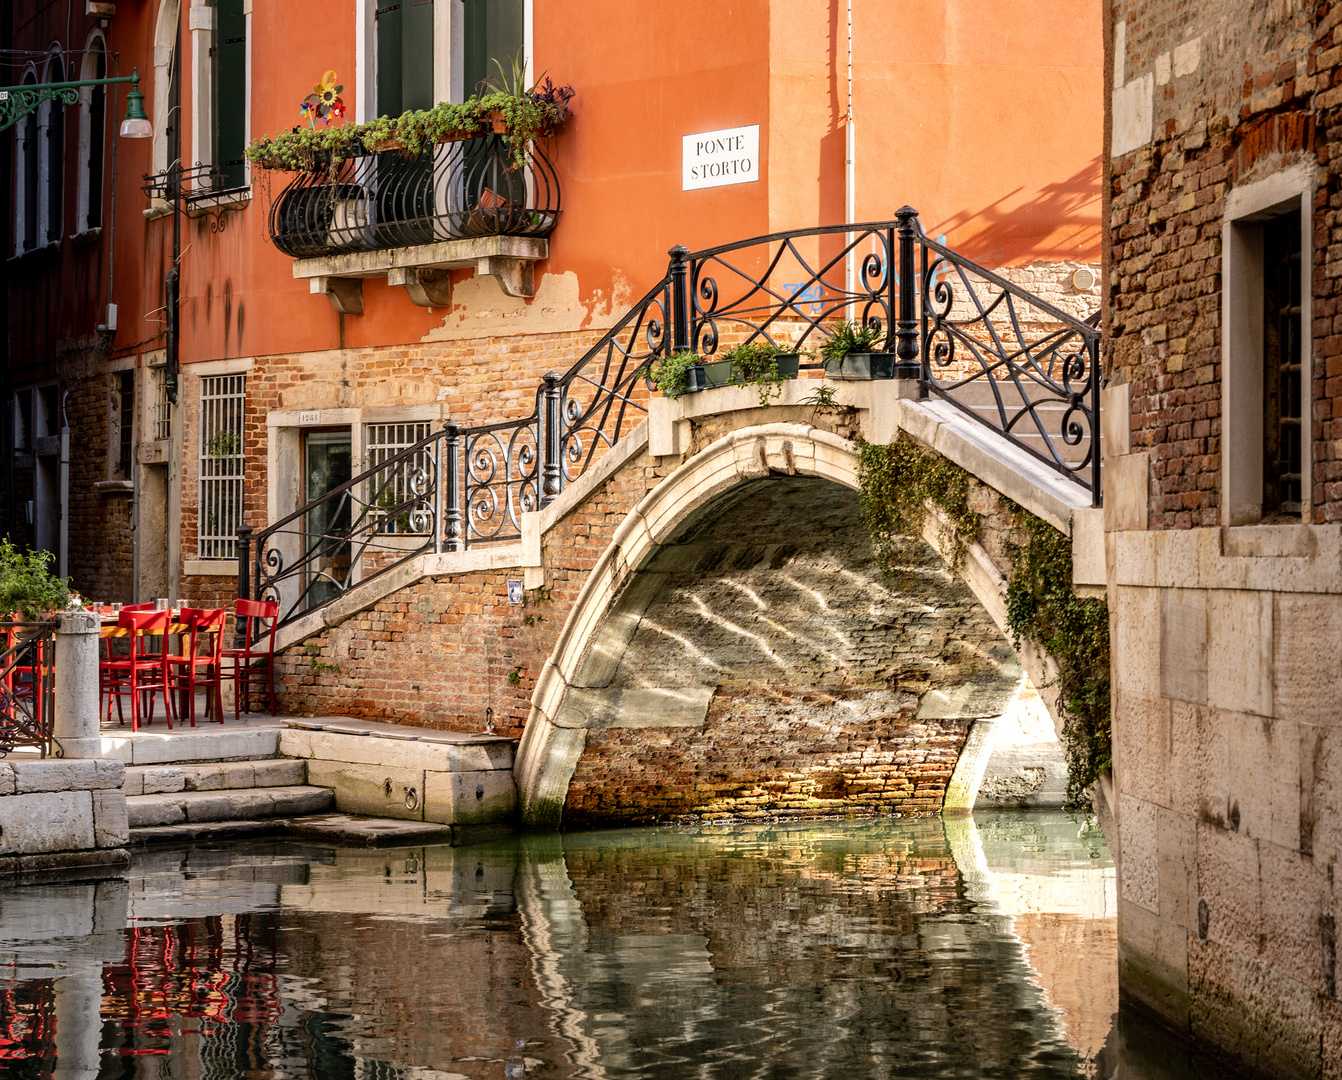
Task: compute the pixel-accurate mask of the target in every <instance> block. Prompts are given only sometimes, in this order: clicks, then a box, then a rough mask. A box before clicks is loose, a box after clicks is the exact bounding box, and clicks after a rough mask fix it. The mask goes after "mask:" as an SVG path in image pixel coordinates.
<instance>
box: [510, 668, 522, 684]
mask: <svg viewBox="0 0 1342 1080" xmlns="http://www.w3.org/2000/svg"><path fill="white" fill-rule="evenodd" d="M508 681H509V682H510V683H512V684H513V685H514V686H516V685H517V684H518V683H520V682H521V681H522V669H521V668H513V670H512V671H510V672H508Z"/></svg>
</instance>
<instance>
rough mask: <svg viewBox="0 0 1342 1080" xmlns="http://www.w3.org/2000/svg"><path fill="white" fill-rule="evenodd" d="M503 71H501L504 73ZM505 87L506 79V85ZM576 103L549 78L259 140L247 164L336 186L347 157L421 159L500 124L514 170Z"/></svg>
mask: <svg viewBox="0 0 1342 1080" xmlns="http://www.w3.org/2000/svg"><path fill="white" fill-rule="evenodd" d="M500 70H502V69H500ZM504 81H505V83H506V79H505V80H504ZM572 98H573V88H572V87H570V86H555V85H554V84H553V83H552V82H551V81H550V80H549V79H548V78H546V79H544V80H543V81H542V82H539V83H537V84H536V85H535V86H533V87H532V88H531V89H530V90H523V91H521V92H515V91H514V89H507V90H501V89H496V88H490V90H489V92H488V93H485V94H476V95H472V96H471V97H470V98H468V99H467V100H466V101H462V102H447V101H445V102H442V103H440V104H438V105H435V106H434V107H433V108H431V109H418V110H414V109H412V110H410V111H409V112H405V113H402V114H401V115H400V116H379V117H378V118H377V119H376V120H370V121H368V122H367V123H365V124H344V125H342V126H339V127H319V128H310V127H294V128H293V129H292V130H290V131H285V132H278V133H276V134H274V135H262V136H259V137H258V138H255V139H253V140H252V141H251V143H250V144H249V145H248V147H247V159H248V160H249V161H250V162H251V163H252V164H253V165H255V166H256V167H257V168H259V169H274V170H278V171H281V172H311V173H315V172H321V171H323V170H326V171H327V172H328V173H329V174H330V176H331V179H332V182H334V181H335V179H336V176H337V173H338V171H339V167H340V163H341V162H342V161H343V160H344V159H345V158H347V157H352V156H355V155H358V154H364V153H372V152H373V151H374V150H377V149H378V148H379V147H383V146H384V144H386V143H395V144H396V146H395V148H396V149H399V150H401V151H402V152H404V153H406V154H408V155H410V156H414V157H417V156H419V155H420V154H422V153H423V152H424V149H425V148H426V147H428V146H432V145H433V144H434V143H438V142H445V141H447V140H449V139H454V138H462V137H466V136H471V135H475V134H478V133H479V132H482V131H490V130H492V129H493V122H494V119H495V117H498V118H500V119H502V121H503V124H504V127H505V128H506V134H505V135H504V139H505V141H506V142H507V144H508V149H509V155H510V162H511V165H512V167H513V168H515V169H520V168H523V167H525V166H526V165H527V164H528V163H529V162H530V160H531V150H530V146H531V144H532V143H533V142H534V141H535V140H537V139H540V138H544V137H545V136H547V135H552V134H554V132H556V131H558V130H559V129H560V128H561V127H563V126H564V123H565V122H566V121H567V120H568V118H569V115H570V111H569V107H568V103H569V101H570V100H572Z"/></svg>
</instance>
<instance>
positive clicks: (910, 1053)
mask: <svg viewBox="0 0 1342 1080" xmlns="http://www.w3.org/2000/svg"><path fill="white" fill-rule="evenodd" d="M1114 910H1115V899H1114V878H1113V869H1112V864H1111V862H1110V860H1109V857H1108V852H1107V851H1106V849H1105V848H1104V843H1103V840H1102V838H1101V837H1100V836H1099V834H1098V831H1097V830H1094V829H1093V828H1087V827H1085V826H1084V825H1083V824H1082V823H1080V822H1078V821H1075V820H1072V819H1069V818H1068V817H1066V816H1065V815H1061V814H1041V813H1035V814H1016V815H1011V814H1001V815H996V816H989V817H985V816H983V815H979V816H978V818H977V819H976V820H971V819H968V818H964V819H959V820H950V821H946V822H942V821H940V820H936V819H920V820H884V821H874V822H863V823H837V822H824V823H813V824H805V823H789V824H787V825H775V826H766V825H752V826H746V827H714V828H702V829H629V830H620V831H617V832H602V833H588V834H579V835H568V836H548V837H538V838H525V839H522V840H518V841H514V842H509V843H506V844H498V845H489V846H481V847H473V848H465V849H452V848H418V849H408V850H396V851H361V850H349V849H345V850H333V849H331V848H325V847H319V846H304V845H299V844H290V843H284V844H274V845H245V846H230V847H220V848H213V849H211V848H203V847H196V848H192V849H189V850H185V851H178V850H171V851H167V850H160V851H153V852H148V853H145V854H143V855H141V856H140V857H139V858H138V859H137V861H136V863H135V865H134V867H133V870H132V873H131V874H130V875H129V876H128V878H127V879H126V880H117V881H105V882H98V883H96V884H78V885H41V886H29V887H26V888H21V889H9V890H3V891H0V1072H3V1073H4V1075H6V1076H15V1077H25V1078H26V1077H47V1076H53V1077H88V1078H90V1080H91V1078H94V1077H108V1078H110V1077H126V1078H131V1077H135V1078H139V1077H155V1078H159V1077H180V1078H183V1080H186V1078H196V1077H201V1078H206V1077H238V1076H248V1077H274V1078H281V1077H313V1078H320V1080H326V1078H332V1077H349V1078H351V1080H353V1078H365V1077H370V1078H371V1077H377V1078H381V1077H404V1078H406V1080H452V1078H460V1077H472V1078H476V1077H479V1078H485V1077H490V1078H493V1077H520V1076H529V1075H530V1076H546V1077H549V1076H555V1077H561V1076H562V1077H570V1076H571V1077H594V1078H595V1077H612V1078H613V1077H657V1078H662V1077H681V1076H686V1077H688V1076H694V1077H787V1076H808V1077H810V1076H817V1077H830V1076H834V1077H838V1076H844V1077H854V1076H858V1077H887V1076H890V1077H893V1076H919V1077H929V1076H1039V1077H1053V1076H1076V1075H1106V1076H1108V1075H1123V1076H1125V1077H1146V1076H1150V1077H1183V1076H1187V1075H1190V1073H1189V1071H1188V1068H1187V1066H1186V1064H1185V1063H1183V1062H1182V1061H1181V1057H1182V1055H1181V1052H1180V1051H1179V1050H1178V1048H1175V1049H1174V1051H1173V1052H1165V1053H1161V1054H1157V1055H1154V1056H1155V1057H1156V1059H1157V1061H1158V1065H1157V1066H1155V1069H1156V1071H1153V1066H1151V1065H1150V1064H1149V1063H1147V1062H1144V1061H1139V1059H1138V1058H1137V1057H1136V1056H1134V1055H1132V1054H1130V1053H1128V1052H1127V1051H1126V1050H1125V1049H1124V1046H1123V1044H1124V1041H1125V1038H1129V1037H1130V1034H1129V1033H1128V1032H1127V1030H1126V1028H1118V1029H1116V1028H1115V1027H1114V1024H1113V1017H1114V1013H1115V1011H1116V1009H1117V983H1116V976H1115V959H1114V918H1113V916H1114ZM1126 1023H1127V1022H1126V1021H1125V1024H1126ZM1138 1038H1139V1039H1140V1040H1141V1041H1142V1042H1143V1045H1147V1044H1148V1042H1149V1038H1150V1036H1149V1033H1146V1032H1141V1033H1139V1035H1138ZM1147 1056H1148V1057H1150V1056H1153V1055H1150V1054H1148V1055H1147Z"/></svg>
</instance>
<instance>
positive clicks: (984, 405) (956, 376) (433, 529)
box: [238, 208, 1100, 624]
mask: <svg viewBox="0 0 1342 1080" xmlns="http://www.w3.org/2000/svg"><path fill="white" fill-rule="evenodd" d="M842 319H847V320H850V321H852V322H855V323H858V324H860V325H863V326H868V327H873V328H876V329H877V331H878V335H877V336H878V341H877V344H876V345H875V346H873V348H874V349H876V350H878V351H884V352H887V353H890V354H892V356H893V358H894V361H895V363H893V364H892V365H891V370H892V371H893V373H894V374H896V375H900V376H902V377H907V378H913V379H917V380H919V381H920V383H921V388H922V394H923V396H935V397H938V398H941V399H944V400H947V401H949V402H951V403H952V404H954V405H955V406H957V407H958V408H961V409H962V410H963V411H964V412H965V413H966V414H967V415H968V416H971V417H973V418H974V419H975V420H976V421H978V422H980V423H982V424H984V425H986V426H988V427H991V428H992V429H994V430H995V431H997V432H998V433H999V434H1001V435H1002V436H1003V437H1004V438H1006V439H1008V440H1010V441H1011V442H1013V443H1015V444H1016V445H1017V446H1019V447H1021V448H1022V449H1024V450H1026V451H1027V452H1028V453H1030V454H1032V455H1034V456H1035V457H1036V458H1038V460H1040V461H1041V462H1042V463H1044V464H1045V465H1047V466H1048V467H1050V468H1052V469H1054V470H1056V471H1057V472H1059V473H1061V474H1062V475H1063V476H1065V477H1067V478H1068V479H1070V480H1073V481H1075V482H1076V483H1077V484H1079V485H1081V486H1082V487H1083V488H1086V489H1087V490H1088V491H1089V492H1090V493H1091V495H1092V500H1093V502H1094V504H1095V505H1098V503H1099V491H1100V484H1099V480H1100V477H1099V469H1100V456H1099V453H1098V444H1097V441H1096V440H1097V438H1098V431H1099V399H1098V394H1099V382H1098V368H1097V364H1098V355H1099V336H1100V335H1099V331H1098V330H1097V329H1095V327H1094V326H1092V325H1089V324H1088V323H1086V322H1084V321H1081V320H1078V319H1076V318H1073V317H1072V316H1070V315H1068V314H1066V313H1065V312H1063V311H1060V310H1059V309H1057V308H1056V307H1054V306H1052V305H1050V304H1048V303H1046V302H1045V301H1043V300H1041V299H1040V298H1038V297H1035V296H1033V295H1032V294H1030V293H1029V292H1027V291H1026V290H1024V289H1022V288H1020V287H1018V286H1016V285H1014V284H1012V283H1011V282H1010V281H1008V280H1006V279H1005V278H1004V277H1001V276H1000V275H997V274H994V273H992V272H990V271H988V270H986V269H984V268H982V267H980V266H977V265H976V264H975V263H973V262H971V261H970V260H968V259H965V258H963V257H962V256H959V255H957V254H955V253H954V252H952V251H950V250H949V249H947V248H946V247H944V246H943V245H941V244H939V243H936V242H934V241H932V240H930V239H928V238H927V237H926V236H924V235H923V234H922V231H921V229H920V227H919V225H918V221H917V214H916V213H915V212H914V211H912V210H909V209H908V208H905V210H903V211H901V212H900V214H899V216H898V217H897V219H896V220H894V221H886V222H877V223H871V224H863V225H854V226H842V225H840V226H827V227H823V228H814V229H803V230H799V231H794V232H787V233H775V234H773V235H770V236H764V237H757V238H754V239H751V240H746V241H742V242H739V243H735V244H729V245H725V246H723V247H717V248H711V249H708V250H706V251H700V252H695V253H691V252H689V251H687V250H686V249H684V248H681V247H677V248H673V249H672V250H671V259H670V263H669V266H668V268H667V273H666V275H665V276H664V277H663V278H662V280H661V281H659V282H658V283H657V284H656V285H654V286H653V288H652V289H650V290H649V291H648V293H647V294H646V295H644V296H643V297H642V298H641V299H640V300H639V301H638V302H637V303H635V304H634V305H633V307H632V308H630V310H629V312H628V313H627V314H626V315H625V316H624V317H623V318H621V319H620V321H619V322H618V323H617V324H616V325H615V326H614V327H613V328H612V329H611V330H610V331H608V332H607V333H606V334H605V335H603V336H602V338H601V339H600V340H599V341H598V342H597V343H596V345H594V346H593V347H592V348H591V349H590V350H588V352H587V353H586V354H585V355H584V356H583V357H582V358H581V359H580V360H579V361H578V362H577V363H576V364H574V365H573V367H571V368H570V369H569V370H568V371H567V372H565V373H563V374H560V373H557V372H551V373H549V374H547V375H546V376H545V377H544V380H543V381H542V383H541V385H540V386H539V387H537V390H536V396H535V403H534V405H533V407H532V409H531V412H530V413H529V414H528V415H526V416H525V417H522V418H520V419H515V420H506V421H500V422H498V423H494V424H487V425H483V426H480V427H472V428H464V427H459V426H457V425H452V424H449V425H448V426H446V427H445V428H443V429H442V430H440V431H435V432H433V433H431V434H429V435H428V436H427V437H425V438H423V439H421V440H420V441H419V442H418V443H416V444H414V445H413V446H409V447H407V448H406V449H404V450H402V451H400V452H399V453H397V454H395V455H392V456H389V457H387V458H385V459H384V460H382V461H380V462H379V463H378V464H377V465H376V466H375V467H374V468H372V469H369V470H367V471H366V472H364V473H362V474H360V475H359V476H356V477H354V478H353V479H351V480H349V481H348V482H347V483H345V484H342V485H340V486H339V487H337V488H335V489H334V490H333V491H331V492H329V493H327V494H326V495H324V496H322V497H321V498H320V499H317V500H314V501H313V502H310V503H308V504H307V505H305V506H303V507H301V508H299V509H298V510H296V511H295V512H294V513H292V514H290V515H288V516H287V517H285V518H283V519H281V520H279V521H277V522H275V523H273V524H271V525H270V526H268V527H267V528H265V529H264V530H261V531H260V532H257V533H256V534H255V536H253V535H252V530H250V529H249V528H246V527H244V528H243V529H241V530H239V533H238V538H239V560H240V577H241V580H240V582H239V585H240V590H241V591H242V594H243V595H248V592H247V590H248V589H250V590H251V594H252V595H255V596H256V597H257V598H258V599H270V600H277V601H279V602H280V604H281V611H280V620H281V623H282V624H283V623H287V622H291V621H293V620H294V619H297V618H299V617H301V616H302V615H303V614H305V613H306V612H308V611H311V610H314V609H316V608H319V607H321V606H323V605H325V604H326V603H329V602H331V601H332V600H335V599H337V598H338V597H339V596H341V595H342V594H343V593H344V592H345V591H347V590H348V589H349V588H351V587H352V586H353V585H355V584H357V583H359V582H362V581H368V580H371V579H372V578H374V577H377V576H379V575H381V574H384V573H387V572H388V571H390V570H392V569H394V568H395V567H397V566H400V565H401V564H403V563H405V562H406V561H408V560H409V559H412V558H415V557H416V556H419V555H422V554H425V553H427V552H442V551H460V550H464V549H467V548H470V547H473V546H478V545H480V544H486V543H494V542H500V541H516V540H518V539H519V538H520V536H521V532H522V514H524V513H526V512H528V511H531V510H539V509H541V508H543V507H544V506H546V505H548V504H549V503H550V502H551V501H553V500H554V499H555V498H556V497H557V496H558V495H559V494H560V493H561V492H563V490H564V489H565V487H566V486H567V485H568V484H569V483H570V482H571V481H573V480H574V479H576V478H577V477H578V476H580V475H582V473H584V472H585V471H586V470H587V469H589V468H590V467H591V466H592V464H593V463H594V462H595V461H597V460H598V459H599V458H600V457H601V455H602V454H604V453H605V452H606V451H607V450H609V449H610V448H611V447H613V446H615V445H616V444H617V443H618V442H619V440H620V438H621V437H622V436H623V435H625V434H627V433H628V431H629V430H631V428H632V427H633V424H634V422H635V421H636V420H638V419H641V418H642V415H643V414H645V413H646V411H647V404H646V402H647V396H648V394H649V392H650V391H649V386H648V381H647V375H648V373H649V370H650V368H651V365H652V364H653V362H654V361H655V360H656V359H658V358H659V357H662V356H665V355H667V354H669V353H670V352H673V351H678V350H683V349H693V350H694V351H695V352H696V353H698V354H699V355H701V356H703V357H704V358H705V359H708V358H711V357H712V356H714V355H715V354H717V353H719V352H720V351H722V350H725V349H726V348H728V347H730V346H731V345H735V344H740V343H743V342H749V341H768V342H770V343H772V344H774V345H776V346H778V347H779V348H780V349H783V350H787V351H803V350H813V351H815V352H818V350H819V347H820V346H821V345H822V344H823V343H824V341H825V340H826V339H827V338H828V337H829V336H830V335H831V334H832V332H833V330H834V328H835V326H836V325H837V324H838V322H839V321H840V320H842ZM920 355H921V358H922V359H921V363H920V362H919V357H920ZM816 359H817V360H818V357H817V358H816ZM807 366H811V367H817V366H819V364H818V363H812V364H810V365H807Z"/></svg>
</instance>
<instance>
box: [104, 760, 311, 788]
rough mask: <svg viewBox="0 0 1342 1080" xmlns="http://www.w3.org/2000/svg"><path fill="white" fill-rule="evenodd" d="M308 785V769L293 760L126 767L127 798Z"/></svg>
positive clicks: (301, 763) (303, 763)
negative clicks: (179, 792) (180, 792)
mask: <svg viewBox="0 0 1342 1080" xmlns="http://www.w3.org/2000/svg"><path fill="white" fill-rule="evenodd" d="M306 782H307V766H306V763H305V762H303V761H299V760H296V759H294V758H262V759H261V760H259V761H211V762H202V763H200V764H191V763H182V764H174V765H129V766H127V767H126V787H125V791H126V795H127V796H134V795H163V794H171V793H172V792H176V791H237V790H241V789H243V788H268V787H289V786H293V785H296V784H305V783H306Z"/></svg>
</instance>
